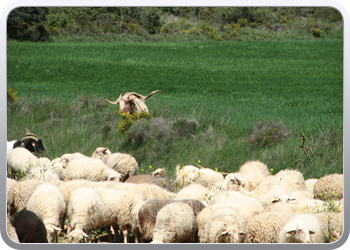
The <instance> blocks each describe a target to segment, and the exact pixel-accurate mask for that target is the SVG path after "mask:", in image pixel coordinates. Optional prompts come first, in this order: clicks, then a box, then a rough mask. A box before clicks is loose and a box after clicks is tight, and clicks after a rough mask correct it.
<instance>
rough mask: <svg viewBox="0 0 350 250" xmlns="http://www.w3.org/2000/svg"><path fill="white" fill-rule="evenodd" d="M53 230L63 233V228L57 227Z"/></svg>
mask: <svg viewBox="0 0 350 250" xmlns="http://www.w3.org/2000/svg"><path fill="white" fill-rule="evenodd" d="M53 229H55V230H56V231H62V229H61V228H59V227H56V226H53Z"/></svg>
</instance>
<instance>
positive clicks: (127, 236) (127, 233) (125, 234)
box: [121, 228, 129, 243]
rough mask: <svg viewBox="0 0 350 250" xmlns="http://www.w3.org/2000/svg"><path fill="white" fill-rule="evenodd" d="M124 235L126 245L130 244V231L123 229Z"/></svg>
mask: <svg viewBox="0 0 350 250" xmlns="http://www.w3.org/2000/svg"><path fill="white" fill-rule="evenodd" d="M121 229H122V232H123V235H124V243H128V242H129V230H128V229H125V228H121Z"/></svg>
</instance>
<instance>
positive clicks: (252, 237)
mask: <svg viewBox="0 0 350 250" xmlns="http://www.w3.org/2000/svg"><path fill="white" fill-rule="evenodd" d="M279 204H284V205H285V204H287V203H279ZM291 216H293V213H284V212H277V211H270V212H265V211H264V212H263V213H260V214H257V215H254V216H253V217H251V218H250V219H249V220H248V221H247V224H246V230H245V233H246V236H245V238H244V243H277V242H278V235H279V232H280V230H281V229H282V227H283V225H284V224H285V222H286V221H287V220H288V219H289V218H290V217H291Z"/></svg>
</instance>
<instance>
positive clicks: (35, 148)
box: [21, 128, 45, 154]
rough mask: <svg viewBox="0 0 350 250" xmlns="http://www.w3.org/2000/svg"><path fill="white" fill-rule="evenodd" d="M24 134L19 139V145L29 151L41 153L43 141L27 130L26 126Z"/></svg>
mask: <svg viewBox="0 0 350 250" xmlns="http://www.w3.org/2000/svg"><path fill="white" fill-rule="evenodd" d="M26 131H27V132H26V136H25V137H23V138H22V139H21V146H23V147H25V148H26V149H28V150H29V151H30V152H33V153H39V154H40V153H42V152H44V151H45V148H44V146H43V143H42V141H41V139H40V138H39V137H38V136H37V135H35V134H33V133H30V132H29V130H28V129H27V128H26Z"/></svg>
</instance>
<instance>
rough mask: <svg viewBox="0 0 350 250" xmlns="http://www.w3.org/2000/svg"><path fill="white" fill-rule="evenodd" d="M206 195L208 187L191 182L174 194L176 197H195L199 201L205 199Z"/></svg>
mask: <svg viewBox="0 0 350 250" xmlns="http://www.w3.org/2000/svg"><path fill="white" fill-rule="evenodd" d="M208 197H209V189H208V188H206V187H204V186H203V185H200V184H197V183H191V184H190V185H188V186H186V187H184V188H182V189H181V190H180V191H178V192H177V193H176V196H175V198H176V199H197V200H200V201H206V200H207V199H208Z"/></svg>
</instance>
